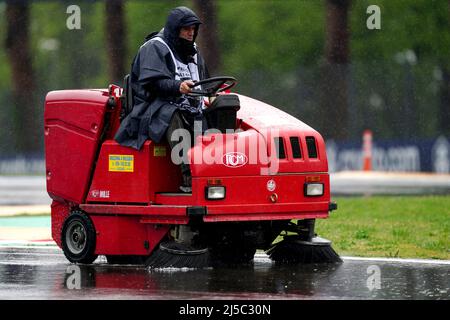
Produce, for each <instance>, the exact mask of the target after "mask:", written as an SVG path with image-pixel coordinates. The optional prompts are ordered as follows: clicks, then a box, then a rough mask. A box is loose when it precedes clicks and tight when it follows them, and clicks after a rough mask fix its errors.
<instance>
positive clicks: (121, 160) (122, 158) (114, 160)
mask: <svg viewBox="0 0 450 320" xmlns="http://www.w3.org/2000/svg"><path fill="white" fill-rule="evenodd" d="M108 170H109V171H116V172H133V170H134V156H133V155H126V154H110V155H109V169H108Z"/></svg>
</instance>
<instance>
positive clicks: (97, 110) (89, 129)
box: [44, 90, 108, 203]
mask: <svg viewBox="0 0 450 320" xmlns="http://www.w3.org/2000/svg"><path fill="white" fill-rule="evenodd" d="M107 100H108V94H107V92H105V91H100V90H64V91H52V92H50V93H48V94H47V97H46V100H45V114H44V118H45V119H44V125H45V157H46V175H47V191H48V193H49V195H50V197H51V198H53V199H55V200H59V201H70V202H74V203H82V202H83V200H84V197H85V195H86V192H87V190H88V187H89V182H90V176H91V171H92V168H93V164H94V160H95V157H96V152H97V149H98V145H99V139H100V135H101V133H102V130H103V123H104V115H105V111H106V102H107Z"/></svg>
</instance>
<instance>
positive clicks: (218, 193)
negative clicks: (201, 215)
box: [205, 186, 225, 200]
mask: <svg viewBox="0 0 450 320" xmlns="http://www.w3.org/2000/svg"><path fill="white" fill-rule="evenodd" d="M205 197H206V199H208V200H221V199H225V187H224V186H209V187H206V189H205Z"/></svg>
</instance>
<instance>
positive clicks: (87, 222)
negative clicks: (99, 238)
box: [61, 211, 97, 264]
mask: <svg viewBox="0 0 450 320" xmlns="http://www.w3.org/2000/svg"><path fill="white" fill-rule="evenodd" d="M61 243H62V249H63V252H64V255H65V256H66V258H67V259H68V260H69V261H70V262H73V263H85V264H89V263H92V262H94V260H95V259H97V255H96V254H95V244H96V234H95V227H94V224H93V223H92V220H91V219H90V218H89V217H88V216H87V215H86V214H85V213H83V212H81V211H74V212H73V213H72V214H71V215H70V216H69V217H68V218H67V219H66V221H64V225H63V228H62V232H61Z"/></svg>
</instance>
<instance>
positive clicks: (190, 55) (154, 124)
mask: <svg viewBox="0 0 450 320" xmlns="http://www.w3.org/2000/svg"><path fill="white" fill-rule="evenodd" d="M200 24H201V21H200V20H199V18H198V17H197V15H196V14H195V13H194V12H193V11H192V10H191V9H189V8H187V7H177V8H175V9H172V10H171V11H170V13H169V15H168V17H167V21H166V24H165V27H164V28H163V29H162V30H161V31H159V32H153V33H151V34H150V35H148V36H147V37H146V39H145V40H146V42H145V43H144V44H143V45H142V46H141V47H140V48H139V51H138V53H137V55H136V57H135V58H134V60H133V63H132V66H131V73H130V82H129V85H130V87H131V92H132V101H133V107H132V110H131V112H130V113H129V114H128V115H127V116H126V117H125V118H124V119H123V120H122V122H121V125H120V127H119V130H118V131H117V134H116V136H115V140H116V141H117V142H118V143H119V144H120V145H123V146H127V147H132V148H135V149H138V150H139V149H141V147H142V145H143V144H144V142H145V141H146V140H147V139H151V140H152V141H154V142H156V143H159V142H160V141H161V140H163V138H165V139H166V140H167V142H168V143H169V146H170V148H171V149H173V148H174V147H175V145H177V144H178V143H180V141H173V140H172V139H171V137H172V133H173V132H174V131H175V130H176V129H187V130H189V132H190V136H191V138H193V136H194V135H193V128H194V121H200V122H198V123H200V124H202V131H204V130H206V121H205V120H204V117H203V116H202V111H203V109H204V108H205V104H204V101H203V98H201V97H200V98H199V97H190V96H187V95H186V94H188V93H190V92H191V90H192V89H191V87H192V86H193V85H194V83H195V82H197V81H200V80H203V79H206V78H208V77H209V75H208V71H207V68H206V65H205V62H204V60H203V58H202V56H201V55H200V53H199V51H198V48H197V46H196V44H195V39H196V37H197V35H198V31H199V26H200ZM181 143H187V141H181ZM189 143H190V145H192V144H193V139H191V141H189ZM182 150H187V149H185V148H182ZM181 152H183V151H181ZM180 157H181V159H182V163H181V165H180V167H181V172H182V176H183V183H182V185H181V186H180V189H181V191H183V192H191V190H192V182H191V181H192V179H191V170H190V166H189V163H188V160H187V155H186V154H180Z"/></svg>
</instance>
